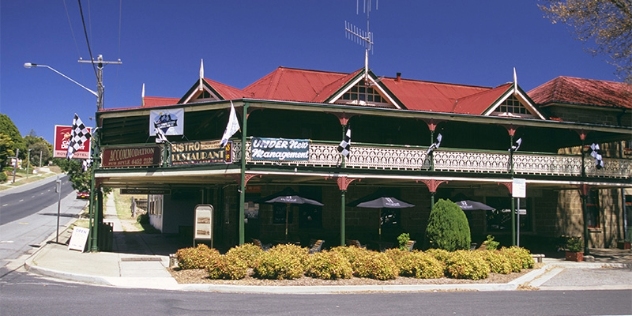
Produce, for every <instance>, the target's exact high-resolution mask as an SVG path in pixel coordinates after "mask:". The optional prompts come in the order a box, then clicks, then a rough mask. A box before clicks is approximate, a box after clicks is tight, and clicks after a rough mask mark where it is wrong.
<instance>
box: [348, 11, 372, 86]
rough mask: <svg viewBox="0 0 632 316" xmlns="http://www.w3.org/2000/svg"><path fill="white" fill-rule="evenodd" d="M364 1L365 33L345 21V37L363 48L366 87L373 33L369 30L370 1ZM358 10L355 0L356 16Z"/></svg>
mask: <svg viewBox="0 0 632 316" xmlns="http://www.w3.org/2000/svg"><path fill="white" fill-rule="evenodd" d="M363 1H364V12H365V13H366V31H364V30H362V29H360V28H358V27H357V26H355V25H353V24H351V23H349V22H347V21H345V35H346V37H347V38H348V39H350V40H352V41H354V42H356V43H357V44H359V45H362V46H363V47H364V75H365V84H366V85H368V84H369V82H368V80H369V51H371V54H372V53H373V33H371V28H370V23H369V21H370V16H371V7H372V0H363ZM359 8H360V0H356V14H359ZM377 9H378V0H375V10H377Z"/></svg>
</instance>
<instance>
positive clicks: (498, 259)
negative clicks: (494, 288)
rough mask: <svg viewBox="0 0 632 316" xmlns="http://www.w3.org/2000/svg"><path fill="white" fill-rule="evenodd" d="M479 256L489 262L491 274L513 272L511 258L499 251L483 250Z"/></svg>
mask: <svg viewBox="0 0 632 316" xmlns="http://www.w3.org/2000/svg"><path fill="white" fill-rule="evenodd" d="M479 255H480V256H481V257H482V258H483V259H485V261H487V264H488V265H489V270H490V272H493V273H500V274H509V273H511V272H512V270H513V269H512V266H511V262H510V260H509V258H507V257H506V256H504V255H503V254H502V253H501V252H500V251H498V250H482V251H479Z"/></svg>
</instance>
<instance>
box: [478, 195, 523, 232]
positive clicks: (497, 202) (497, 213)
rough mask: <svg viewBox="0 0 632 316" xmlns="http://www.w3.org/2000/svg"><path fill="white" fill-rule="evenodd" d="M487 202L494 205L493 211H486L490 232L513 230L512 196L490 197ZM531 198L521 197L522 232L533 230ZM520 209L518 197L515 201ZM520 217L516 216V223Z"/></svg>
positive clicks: (515, 205)
mask: <svg viewBox="0 0 632 316" xmlns="http://www.w3.org/2000/svg"><path fill="white" fill-rule="evenodd" d="M486 202H487V203H485V204H487V205H489V206H491V207H494V208H495V210H493V211H486V212H485V215H486V223H487V224H486V226H487V231H488V232H511V197H488V198H486ZM529 204H530V203H529V199H520V208H519V212H518V213H519V214H520V215H519V216H520V232H531V231H533V226H532V222H533V211H532V210H530V209H529ZM514 207H515V208H516V209H518V199H516V200H515V202H514ZM517 224H518V218H517V217H516V225H517Z"/></svg>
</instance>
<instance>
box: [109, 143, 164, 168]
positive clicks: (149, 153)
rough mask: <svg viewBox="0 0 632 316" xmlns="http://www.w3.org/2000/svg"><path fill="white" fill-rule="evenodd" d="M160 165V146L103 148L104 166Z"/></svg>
mask: <svg viewBox="0 0 632 316" xmlns="http://www.w3.org/2000/svg"><path fill="white" fill-rule="evenodd" d="M158 165H160V146H141V147H115V148H105V149H103V160H102V162H101V167H103V168H121V167H152V166H158Z"/></svg>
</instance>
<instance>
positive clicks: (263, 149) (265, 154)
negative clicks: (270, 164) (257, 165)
mask: <svg viewBox="0 0 632 316" xmlns="http://www.w3.org/2000/svg"><path fill="white" fill-rule="evenodd" d="M250 151H251V152H250V156H251V157H252V160H271V161H289V160H292V161H296V160H309V139H285V138H264V137H253V138H252V144H251V146H250Z"/></svg>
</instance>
